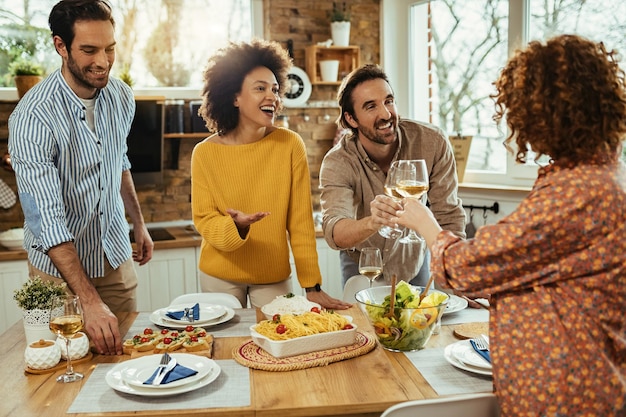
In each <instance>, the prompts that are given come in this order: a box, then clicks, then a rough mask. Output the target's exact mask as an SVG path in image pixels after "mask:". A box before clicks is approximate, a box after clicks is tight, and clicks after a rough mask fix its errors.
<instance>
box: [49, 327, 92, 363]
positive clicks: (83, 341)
mask: <svg viewBox="0 0 626 417" xmlns="http://www.w3.org/2000/svg"><path fill="white" fill-rule="evenodd" d="M56 343H57V346H58V347H59V349H60V350H61V358H63V359H65V360H67V354H66V349H65V339H63V338H61V337H59V338H58V339H57V341H56ZM87 353H89V338H88V337H87V335H86V334H85V333H83V332H78V333H76V334H75V335H74V337H73V338H72V340H71V342H70V359H72V360H76V359H80V358H84V357H85V356H86V355H87Z"/></svg>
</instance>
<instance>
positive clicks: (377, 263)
mask: <svg viewBox="0 0 626 417" xmlns="http://www.w3.org/2000/svg"><path fill="white" fill-rule="evenodd" d="M382 273H383V257H382V256H381V254H380V249H378V248H363V249H361V255H360V257H359V274H361V275H365V276H366V277H367V279H368V280H369V281H370V288H372V283H373V282H374V280H375V279H376V277H377V276H379V275H380V274H382Z"/></svg>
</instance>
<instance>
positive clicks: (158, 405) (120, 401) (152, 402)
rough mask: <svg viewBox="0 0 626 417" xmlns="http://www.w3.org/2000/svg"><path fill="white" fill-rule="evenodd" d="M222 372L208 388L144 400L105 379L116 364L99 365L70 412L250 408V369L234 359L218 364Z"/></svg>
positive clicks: (221, 361)
mask: <svg viewBox="0 0 626 417" xmlns="http://www.w3.org/2000/svg"><path fill="white" fill-rule="evenodd" d="M215 362H217V364H218V365H219V366H220V368H221V373H220V375H219V376H218V377H217V379H216V380H215V381H213V382H212V383H210V384H209V385H207V386H206V387H202V388H199V389H197V390H195V391H191V392H187V393H184V394H179V395H173V396H169V397H141V396H137V395H132V394H126V393H122V392H118V391H115V390H114V389H113V388H111V387H109V385H108V384H107V382H106V380H105V375H106V373H107V372H108V371H109V370H110V369H112V368H113V367H114V366H115V364H99V365H97V366H96V368H95V369H94V370H93V372H92V373H91V375H90V376H89V379H88V380H87V381H86V382H85V385H83V387H82V388H81V390H80V392H79V393H78V395H77V396H76V398H75V399H74V402H73V403H72V405H70V407H69V408H68V410H67V412H68V413H107V412H118V411H120V412H126V411H137V410H142V411H146V410H179V409H180V410H186V409H193V408H218V407H248V406H250V370H249V369H248V368H246V367H245V366H242V365H239V364H238V363H237V362H235V361H234V360H232V359H227V360H217V361H215Z"/></svg>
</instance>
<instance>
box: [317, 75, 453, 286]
mask: <svg viewBox="0 0 626 417" xmlns="http://www.w3.org/2000/svg"><path fill="white" fill-rule="evenodd" d="M338 101H339V106H340V107H341V115H340V117H339V123H340V124H341V125H342V126H343V127H345V128H347V129H350V130H351V133H350V134H348V135H346V136H344V137H343V138H341V140H340V141H339V143H337V145H335V146H334V147H333V148H332V149H331V150H330V151H329V152H328V153H327V154H326V156H325V157H324V160H323V162H322V166H321V169H320V188H321V206H322V211H323V230H324V238H325V239H326V241H327V242H328V244H329V245H330V246H331V247H332V248H334V249H338V250H341V254H340V259H341V266H342V275H343V281H344V283H345V281H347V279H348V278H350V277H351V276H354V275H358V262H359V254H360V249H361V248H363V247H368V246H374V247H378V248H380V249H381V252H382V255H383V263H384V268H383V275H384V279H385V281H388V280H389V279H390V277H391V274H397V277H398V279H402V280H405V281H410V282H411V283H412V284H414V285H426V283H427V281H428V277H429V255H428V253H427V252H426V256H424V253H425V245H424V244H421V245H420V244H417V245H416V244H404V243H400V242H399V240H398V239H386V238H384V237H382V236H381V235H379V234H378V229H379V228H380V227H382V226H384V225H387V226H391V227H394V226H395V225H394V224H393V223H392V222H390V221H389V220H388V219H389V218H390V217H392V216H394V215H395V212H396V210H399V209H401V208H402V206H401V205H400V204H399V203H398V202H395V201H394V200H393V199H392V198H390V197H387V196H386V195H384V189H383V187H384V183H385V178H386V176H387V171H388V169H389V167H390V166H391V163H392V162H393V161H395V160H400V159H424V160H425V161H426V165H427V169H428V175H429V182H430V184H429V186H430V189H429V191H428V202H429V204H430V209H431V210H432V212H433V214H434V215H435V218H436V219H437V221H438V223H439V224H440V225H441V227H442V228H443V229H446V230H450V231H451V232H453V233H455V234H457V235H459V236H461V237H465V211H464V210H463V206H462V204H461V200H460V199H459V198H458V196H457V185H458V180H457V175H456V163H455V160H454V154H453V152H452V147H451V145H450V142H449V141H448V140H447V138H446V136H445V134H444V133H443V132H442V131H441V130H440V129H438V128H436V127H435V126H432V125H429V124H427V123H420V122H416V121H411V120H406V119H400V117H399V116H398V113H397V109H396V104H395V100H394V94H393V90H392V88H391V86H390V85H389V81H388V79H387V76H386V74H385V73H384V72H383V71H382V69H381V68H380V67H378V66H376V65H365V66H363V67H361V68H358V69H356V70H355V71H353V72H352V73H351V74H350V75H348V77H346V79H345V80H344V82H343V83H342V85H341V87H340V89H339V93H338ZM378 279H380V278H378Z"/></svg>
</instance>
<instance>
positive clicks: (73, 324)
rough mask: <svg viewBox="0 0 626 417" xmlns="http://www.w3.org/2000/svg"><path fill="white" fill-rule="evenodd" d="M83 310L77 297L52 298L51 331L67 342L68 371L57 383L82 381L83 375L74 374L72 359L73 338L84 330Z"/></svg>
mask: <svg viewBox="0 0 626 417" xmlns="http://www.w3.org/2000/svg"><path fill="white" fill-rule="evenodd" d="M83 322H84V320H83V308H82V306H81V304H80V299H79V298H78V296H77V295H62V296H58V297H53V298H52V305H51V306H50V330H51V331H52V332H53V333H56V334H57V336H59V337H60V338H61V339H63V340H65V349H66V353H67V355H66V356H67V369H66V371H65V373H64V374H63V375H61V376H59V377H58V378H57V382H74V381H78V380H81V379H82V378H83V374H79V373H78V372H74V368H73V367H72V359H71V358H70V356H71V355H70V343H71V340H72V337H73V336H74V335H75V334H76V333H78V332H79V331H80V330H81V329H82V328H83Z"/></svg>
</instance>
